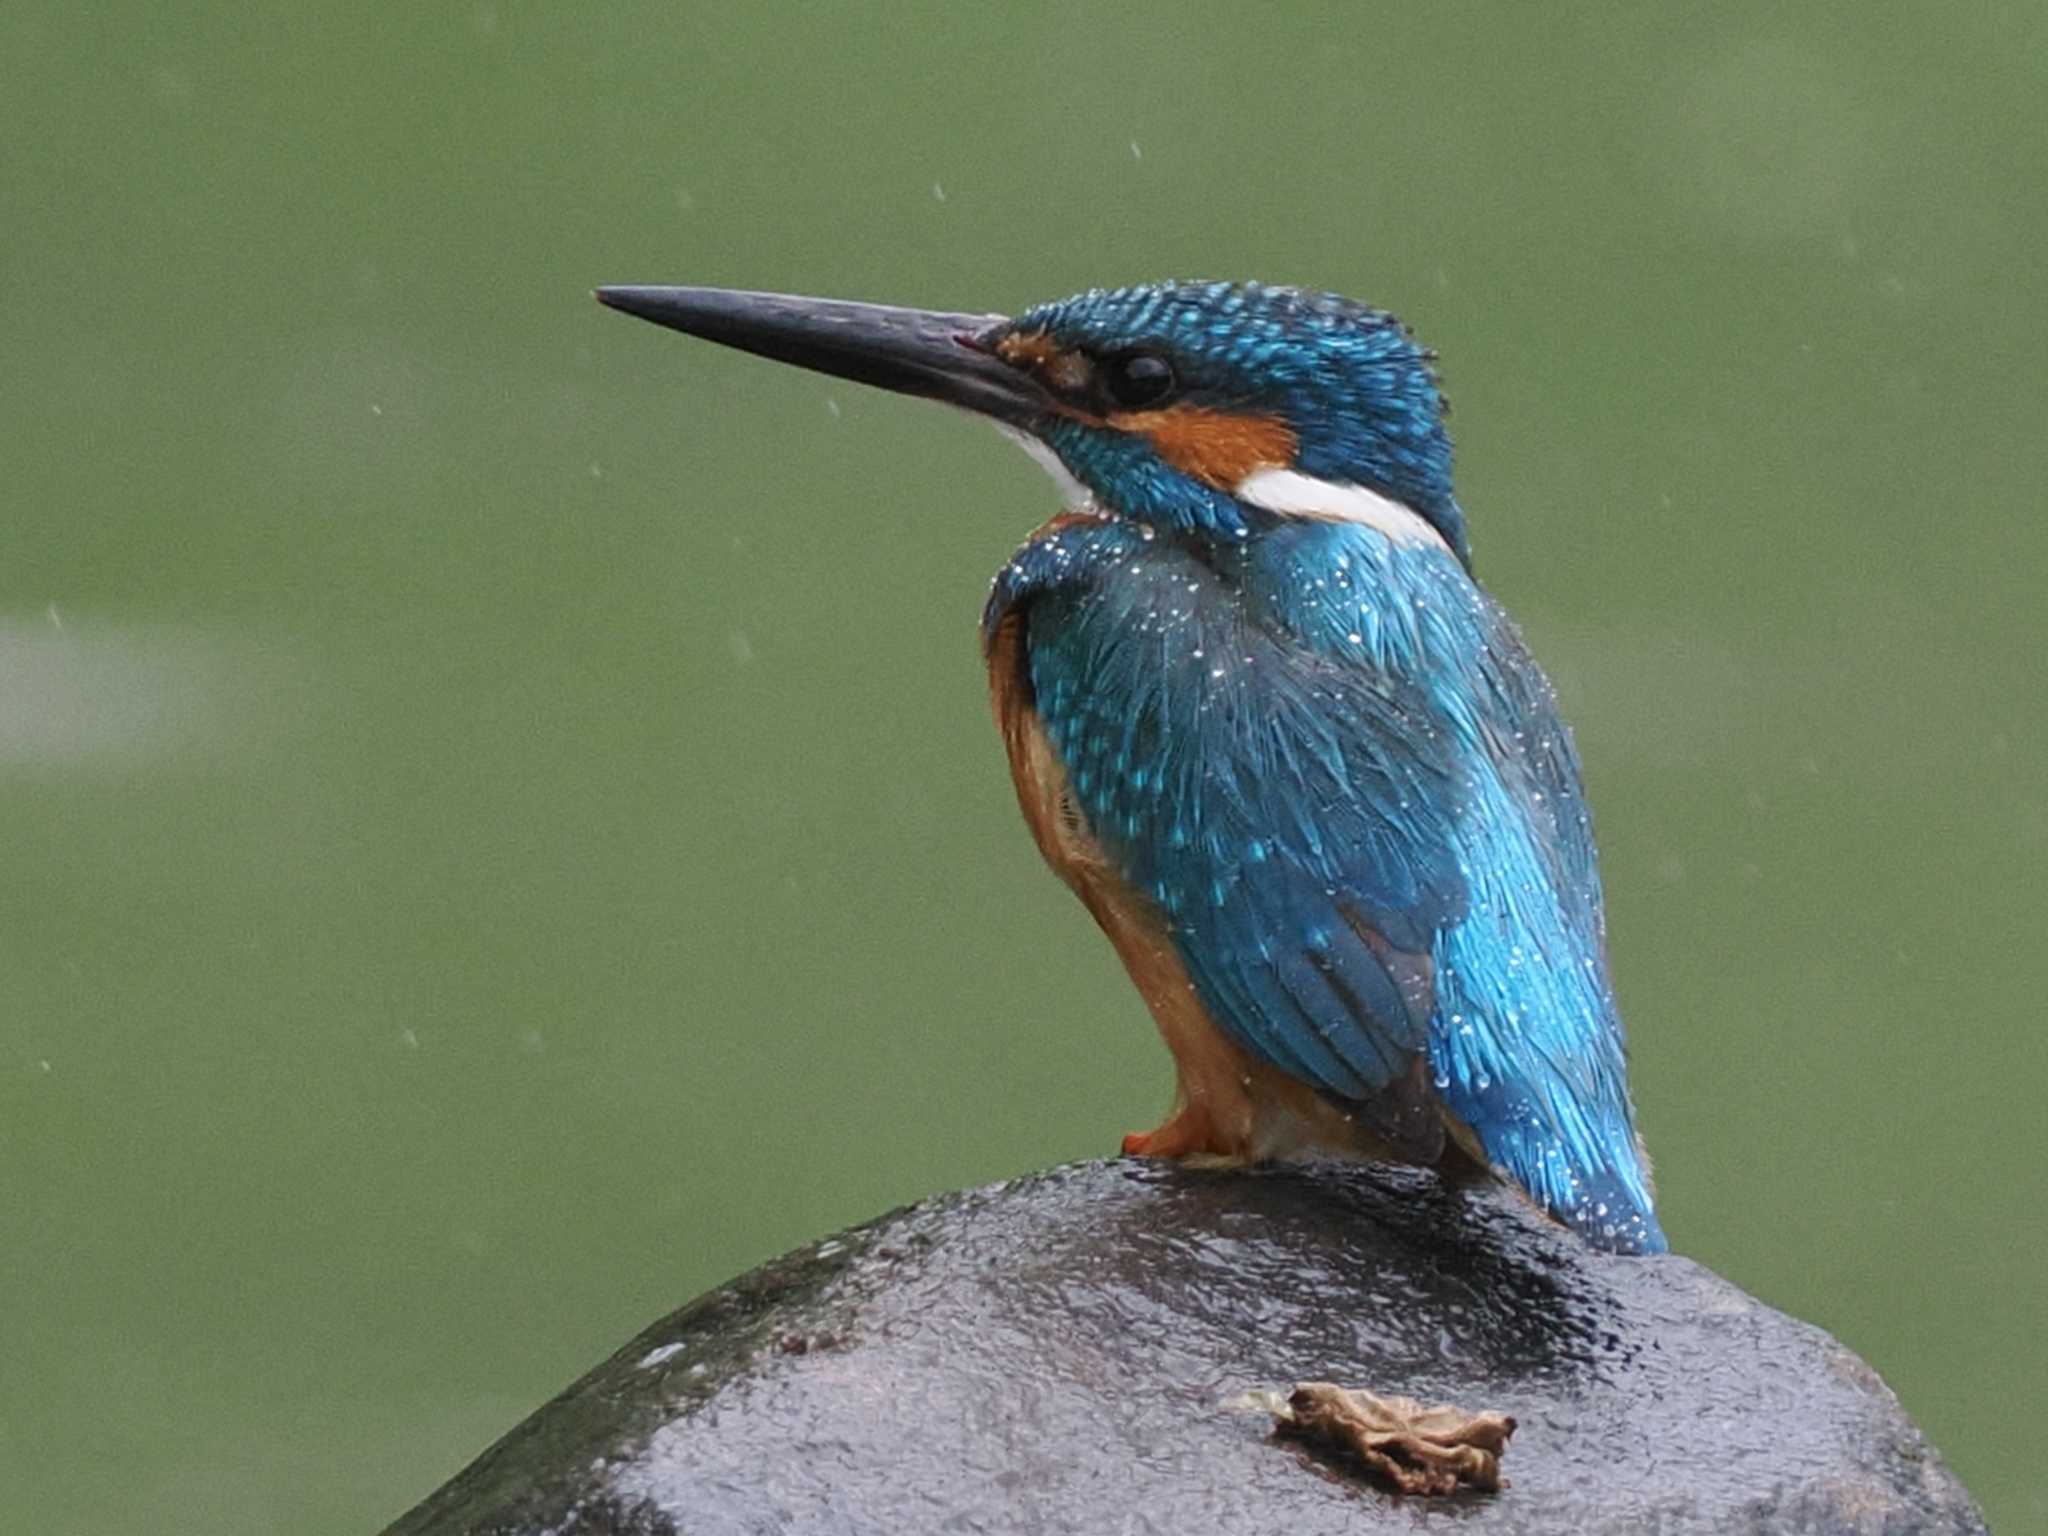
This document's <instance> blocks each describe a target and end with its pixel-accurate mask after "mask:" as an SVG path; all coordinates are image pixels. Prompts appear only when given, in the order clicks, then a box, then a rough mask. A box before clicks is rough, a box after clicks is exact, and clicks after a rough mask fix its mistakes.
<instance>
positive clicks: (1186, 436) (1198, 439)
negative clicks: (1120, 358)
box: [1109, 405, 1296, 490]
mask: <svg viewBox="0 0 2048 1536" xmlns="http://www.w3.org/2000/svg"><path fill="white" fill-rule="evenodd" d="M1109 424H1110V425H1111V426H1112V427H1116V428H1118V429H1120V430H1122V431H1125V432H1142V433H1143V434H1144V435H1145V436H1147V437H1149V438H1151V439H1152V446H1153V447H1154V448H1155V449H1157V450H1158V452H1159V457H1161V458H1162V459H1164V460H1166V462H1167V463H1169V464H1171V465H1172V466H1173V467H1174V468H1175V469H1177V470H1179V471H1181V472H1182V473H1183V474H1187V475H1192V476H1194V477H1195V478H1196V479H1197V480H1200V481H1203V482H1205V483H1206V484H1209V485H1213V486H1215V487H1216V488H1217V489H1218V490H1230V489H1232V488H1233V487H1235V486H1236V485H1237V483H1238V482H1239V481H1240V480H1242V479H1244V477H1245V476H1246V475H1249V474H1251V473H1252V472H1253V471H1255V470H1260V469H1274V468H1281V469H1284V468H1286V467H1287V466H1289V465H1291V464H1292V463H1293V462H1294V448H1295V442H1296V439H1295V436H1294V433H1293V432H1292V431H1291V430H1290V429H1289V428H1288V426H1287V423H1286V422H1284V421H1282V420H1281V419H1280V418H1279V417H1277V416H1240V415H1235V414H1233V413H1231V412H1229V411H1212V410H1208V409H1206V408H1204V407H1202V406H1198V405H1170V406H1168V407H1167V408H1166V409H1165V410H1163V411H1120V412H1118V413H1117V414H1115V415H1113V416H1111V417H1110V418H1109Z"/></svg>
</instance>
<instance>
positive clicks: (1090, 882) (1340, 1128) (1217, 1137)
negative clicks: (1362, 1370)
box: [988, 519, 1372, 1161]
mask: <svg viewBox="0 0 2048 1536" xmlns="http://www.w3.org/2000/svg"><path fill="white" fill-rule="evenodd" d="M1060 521H1061V519H1055V520H1054V522H1053V523H1052V524H1048V525H1047V528H1045V529H1041V530H1040V534H1039V535H1038V536H1040V537H1042V536H1043V535H1044V534H1045V533H1047V532H1049V531H1051V529H1052V528H1053V527H1056V526H1057V525H1058V524H1059V522H1060ZM1027 622H1028V619H1027V617H1026V615H1024V614H1021V613H1013V614H1011V615H1010V616H1009V617H1007V618H1005V619H1004V620H1003V621H1002V623H1001V624H1000V625H999V626H998V627H997V629H996V632H995V635H994V637H993V639H992V640H991V641H990V643H989V649H988V667H989V692H990V696H991V698H992V700H993V702H994V705H995V713H996V723H997V725H998V727H999V728H1000V729H1001V731H1002V735H1003V746H1004V748H1005V749H1006V750H1007V752H1008V753H1009V759H1010V773H1011V776H1012V778H1014V779H1015V781H1016V786H1017V803H1018V805H1019V806H1020V807H1021V808H1022V810H1023V812H1024V820H1025V822H1026V823H1027V824H1028V825H1029V826H1030V828H1031V835H1032V837H1033V838H1034V839H1035V840H1036V841H1037V843H1038V851H1039V852H1040V853H1041V854H1043V855H1044V856H1045V861H1046V863H1048V864H1050V865H1051V866H1052V868H1053V870H1054V872H1055V873H1057V874H1058V875H1059V877H1060V878H1061V879H1062V880H1064V881H1066V883H1067V884H1068V886H1070V887H1071V888H1072V889H1073V891H1074V894H1075V895H1077V896H1079V897H1080V898H1081V901H1082V903H1083V905H1085V906H1086V907H1087V908H1088V911H1089V912H1090V913H1091V914H1092V915H1093V916H1094V918H1095V921H1096V923H1097V924H1098V925H1099V926H1100V927H1101V929H1102V931H1103V933H1104V934H1105V935H1107V936H1108V938H1109V942H1110V943H1111V944H1112V945H1113V946H1114V947H1115V949H1116V952H1117V958H1118V959H1120V960H1122V961H1123V963H1124V969H1125V970H1127V971H1128V972H1129V973H1130V977H1131V980H1132V982H1134V983H1135V984H1136V986H1137V988H1138V992H1139V994H1140V995H1141V996H1142V997H1143V998H1144V999H1145V1005H1146V1007H1147V1008H1149V1009H1150V1010H1151V1012H1152V1018H1153V1021H1154V1022H1155V1023H1156V1024H1157V1025H1158V1026H1159V1033H1160V1035H1161V1036H1162V1037H1163V1038H1164V1039H1165V1041H1166V1046H1167V1049H1168V1050H1170V1051H1171V1052H1172V1053H1173V1061H1174V1067H1175V1069H1176V1071H1177V1073H1178V1077H1179V1083H1178V1088H1177V1091H1176V1093H1175V1096H1174V1113H1173V1114H1172V1116H1171V1117H1169V1118H1168V1119H1167V1120H1166V1122H1165V1123H1164V1124H1162V1125H1160V1126H1159V1127H1158V1128H1157V1129H1156V1130H1152V1131H1148V1132H1133V1133H1131V1134H1130V1135H1128V1136H1126V1137H1125V1138H1124V1143H1123V1146H1124V1151H1125V1152H1127V1153H1132V1154H1135V1155H1138V1156H1145V1157H1187V1156H1193V1155H1197V1154H1205V1155H1208V1156H1212V1157H1222V1158H1228V1159H1231V1160H1235V1161H1256V1160H1259V1159H1263V1158H1268V1157H1276V1156H1285V1155H1287V1154H1289V1153H1295V1152H1305V1151H1311V1150H1324V1151H1330V1152H1347V1153H1350V1154H1352V1155H1358V1154H1360V1153H1362V1152H1366V1151H1369V1150H1371V1149H1372V1143H1371V1141H1370V1139H1369V1138H1367V1137H1366V1136H1365V1135H1364V1133H1363V1132H1362V1131H1361V1129H1360V1128H1359V1127H1358V1126H1357V1125H1355V1124H1354V1123H1353V1121H1352V1117H1351V1116H1350V1115H1347V1114H1345V1113H1344V1112H1343V1111H1342V1110H1340V1109H1339V1108H1338V1107H1337V1106H1336V1105H1334V1104H1331V1103H1330V1102H1329V1101H1328V1100H1326V1099H1324V1098H1323V1097H1322V1096H1321V1095H1319V1094H1318V1093H1316V1091H1315V1090H1314V1089H1313V1088H1311V1087H1310V1086H1309V1085H1308V1084H1306V1083H1303V1082H1299V1081H1296V1080H1295V1079H1293V1078H1290V1077H1288V1076H1287V1075H1286V1074H1284V1073H1282V1072H1280V1071H1279V1070H1277V1069H1276V1068H1274V1067H1271V1066H1268V1065H1267V1064H1266V1063H1264V1062H1261V1061H1258V1060H1256V1059H1255V1058H1253V1057H1252V1056H1250V1055H1249V1054H1247V1053H1246V1052H1245V1051H1244V1050H1243V1049H1242V1048H1241V1047H1239V1046H1238V1045H1237V1044H1236V1043H1235V1042H1234V1041H1232V1040H1231V1039H1230V1038H1229V1036H1227V1035H1225V1034H1224V1033H1223V1031H1222V1030H1220V1029H1219V1028H1217V1026H1216V1023H1215V1021H1214V1020H1213V1019H1211V1018H1210V1017H1209V1012H1208V1010H1207V1009H1206V1008H1205V1007H1203V1005H1202V1001H1201V999H1200V998H1199V997H1198V996H1197V995H1196V993H1195V989H1194V985H1193V983H1192V982H1190V981H1189V980H1188V973H1187V968H1186V966H1185V965H1183V964H1182V963H1181V958H1180V954H1179V952H1178V951H1177V950H1176V949H1175V948H1174V944H1173V940H1172V937H1171V935H1170V934H1169V933H1168V932H1167V928H1166V923H1165V921H1164V919H1163V918H1162V917H1161V916H1160V913H1159V911H1158V909H1157V908H1156V907H1154V906H1153V904H1152V903H1151V902H1150V901H1149V900H1147V899H1146V898H1145V897H1143V896H1142V895H1140V894H1139V893H1138V892H1136V891H1134V890H1132V889H1131V887H1130V886H1129V885H1128V884H1126V883H1125V881H1124V880H1123V878H1122V877H1121V876H1120V875H1119V874H1118V873H1117V872H1116V870H1115V868H1114V867H1113V865H1112V864H1111V862H1110V860H1109V857H1108V855H1107V854H1105V853H1104V851H1103V849H1102V846H1101V844H1100V843H1098V842H1097V841H1096V840H1095V837H1094V834H1093V833H1092V832H1091V831H1090V830H1089V828H1088V823H1087V818H1086V816H1085V814H1084V813H1083V811H1082V810H1081V807H1080V805H1079V804H1078V803H1077V802H1076V801H1075V799H1074V797H1073V795H1072V793H1071V791H1070V790H1069V789H1068V787H1067V774H1066V769H1065V767H1064V765H1062V764H1061V762H1060V759H1059V755H1058V753H1057V752H1056V751H1055V750H1054V749H1053V745H1052V743H1051V742H1050V741H1049V740H1048V739H1047V738H1046V734H1045V728H1044V726H1043V725H1042V724H1041V723H1040V722H1039V719H1038V712H1037V710H1036V709H1035V708H1034V707H1033V704H1032V698H1031V683H1030V679H1029V678H1028V677H1027V676H1026V675H1025V672H1024V626H1025V624H1026V623H1027Z"/></svg>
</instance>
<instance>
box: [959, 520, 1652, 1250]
mask: <svg viewBox="0 0 2048 1536" xmlns="http://www.w3.org/2000/svg"><path fill="white" fill-rule="evenodd" d="M1090 538H1091V539H1092V541H1093V547H1091V548H1090V549H1089V550H1088V551H1087V552H1086V554H1087V557H1086V558H1080V559H1077V558H1074V556H1075V554H1076V552H1075V551H1071V550H1070V551H1067V552H1066V554H1065V555H1064V556H1063V557H1062V558H1061V559H1059V560H1058V561H1057V562H1055V564H1056V565H1057V571H1056V573H1055V572H1054V571H1053V570H1052V568H1051V567H1050V566H1048V568H1047V570H1046V571H1045V572H1044V575H1046V576H1047V577H1052V576H1054V575H1055V574H1056V576H1057V579H1047V580H1044V581H1043V582H1042V583H1037V582H1034V583H1032V585H1033V586H1034V587H1035V588H1036V590H1034V591H1033V592H1032V593H1031V608H1030V623H1029V627H1028V635H1027V658H1028V667H1029V673H1030V681H1031V687H1032V691H1033V695H1034V699H1035V703H1036V708H1037V711H1038V715H1039V718H1040V719H1041V721H1042V722H1043V723H1044V726H1045V730H1046V734H1047V736H1048V738H1049V739H1050V741H1051V743H1052V745H1053V747H1054V748H1055V750H1056V751H1057V752H1058V753H1059V755H1060V757H1061V758H1062V760H1063V762H1064V764H1065V766H1066V769H1067V773H1068V782H1069V786H1070V788H1071V790H1072V792H1073V794H1074V796H1075V797H1076V799H1077V800H1078V802H1079V804H1080V806H1081V808H1082V809H1083V811H1084V812H1085V814H1086V816H1087V818H1088V821H1089V825H1090V828H1091V830H1092V832H1093V834H1094V836H1095V838H1096V839H1097V840H1098V841H1099V842H1100V843H1101V844H1102V846H1103V847H1104V849H1105V850H1106V852H1107V853H1108V854H1109V856H1110V857H1111V858H1112V859H1113V860H1114V861H1115V862H1116V864H1117V866H1118V870H1119V873H1120V874H1121V875H1122V876H1123V877H1124V879H1125V880H1127V881H1128V882H1129V883H1130V884H1131V885H1132V886H1133V887H1134V888H1136V889H1137V890H1139V891H1141V892H1143V893H1145V894H1146V895H1148V896H1149V897H1150V898H1151V899H1152V900H1153V901H1154V902H1155V903H1156V904H1157V905H1158V907H1159V908H1160V910H1161V911H1162V913H1163V914H1164V915H1165V917H1166V919H1167V922H1168V924H1169V926H1170V929H1171V932H1172V934H1173V938H1174V941H1175V944H1176V946H1177V947H1178V949H1179V951H1180V954H1181V957H1182V959H1183V961H1184V962H1185V964H1186V966H1187V969H1188V974H1189V977H1190V979H1191V981H1192V982H1193V983H1194V985H1195V987H1196V989H1197V991H1198V992H1199V993H1200V994H1201V996H1202V999H1203V1002H1204V1004H1205V1005H1206V1006H1207V1007H1208V1008H1209V1010H1210V1012H1211V1014H1212V1016H1213V1017H1214V1018H1215V1020H1216V1022H1217V1023H1218V1025H1219V1026H1220V1027H1222V1028H1223V1029H1224V1030H1225V1031H1226V1032H1227V1033H1229V1034H1230V1035H1231V1036H1232V1037H1233V1038H1234V1039H1235V1040H1237V1042H1238V1043H1239V1044H1240V1045H1242V1046H1243V1047H1244V1048H1246V1049H1247V1050H1249V1051H1251V1052H1252V1053H1253V1054H1254V1055H1256V1056H1257V1057H1259V1058H1261V1059H1263V1060H1265V1061H1267V1062H1270V1063H1272V1064H1273V1065H1275V1066H1277V1067H1279V1068H1280V1069H1282V1070H1283V1071H1285V1072H1287V1073H1288V1074H1289V1075H1291V1076H1294V1077H1296V1078H1298V1079H1300V1080H1302V1081H1304V1082H1307V1083H1309V1084H1312V1085H1313V1086H1315V1087H1316V1088H1317V1089H1319V1090H1320V1091H1322V1092H1323V1093H1324V1094H1326V1095H1328V1096H1329V1097H1331V1098H1333V1099H1337V1100H1340V1101H1343V1102H1344V1103H1345V1104H1347V1105H1351V1106H1356V1107H1357V1109H1358V1110H1359V1112H1360V1114H1361V1117H1362V1118H1363V1119H1364V1120H1365V1121H1366V1123H1367V1124H1368V1125H1369V1126H1370V1127H1371V1128H1372V1129H1373V1130H1375V1131H1376V1132H1378V1134H1379V1135H1380V1136H1381V1137H1382V1138H1383V1139H1384V1140H1386V1141H1387V1142H1389V1143H1390V1144H1391V1145H1392V1146H1393V1147H1394V1148H1395V1150H1397V1151H1399V1152H1401V1153H1402V1154H1403V1155H1406V1156H1410V1157H1413V1158H1415V1159H1416V1160H1418V1161H1433V1160H1434V1158H1435V1156H1436V1155H1437V1153H1439V1152H1440V1151H1441V1149H1442V1145H1443V1137H1444V1124H1443V1118H1442V1116H1441V1114H1440V1113H1439V1105H1442V1106H1444V1107H1447V1108H1449V1109H1450V1110H1451V1111H1452V1113H1453V1114H1454V1115H1456V1116H1457V1118H1458V1119H1459V1121H1460V1122H1462V1123H1463V1124H1465V1125H1468V1126H1470V1127H1471V1129H1472V1130H1473V1132H1474V1133H1475V1134H1476V1135H1477V1136H1478V1137H1479V1138H1480V1140H1481V1141H1482V1142H1483V1144H1484V1146H1485V1150H1486V1153H1487V1155H1488V1158H1489V1160H1490V1161H1492V1162H1494V1163H1496V1164H1499V1165H1500V1166H1502V1167H1504V1168H1505V1169H1506V1170H1507V1171H1508V1172H1509V1173H1510V1174H1512V1175H1513V1176H1514V1177H1515V1178H1516V1179H1517V1180H1518V1181H1519V1182H1521V1183H1522V1184H1523V1185H1524V1187H1526V1188H1528V1189H1529V1190H1530V1192H1531V1193H1532V1194H1533V1195H1535V1196H1536V1197H1537V1198H1538V1199H1539V1200H1540V1201H1542V1202H1543V1203H1544V1204H1546V1205H1547V1206H1549V1207H1550V1208H1551V1209H1552V1210H1553V1211H1554V1212H1556V1213H1557V1214H1558V1215H1560V1216H1561V1217H1563V1218H1564V1219H1566V1220H1568V1221H1571V1222H1572V1223H1573V1224H1574V1225H1575V1226H1578V1227H1580V1229H1581V1230H1582V1231H1585V1232H1587V1235H1589V1236H1591V1237H1593V1238H1594V1239H1595V1240H1603V1239H1605V1240H1606V1241H1607V1242H1608V1245H1609V1246H1625V1247H1658V1246H1661V1244H1662V1238H1661V1234H1658V1233H1657V1232H1656V1229H1655V1222H1654V1217H1652V1216H1650V1215H1649V1209H1650V1205H1649V1195H1648V1191H1647V1185H1646V1180H1645V1178H1644V1176H1643V1173H1642V1170H1641V1167H1640V1164H1639V1161H1638V1157H1637V1152H1636V1147H1635V1141H1634V1130H1633V1125H1632V1122H1631V1117H1630V1112H1629V1109H1628V1104H1627V1095H1626V1089H1625V1086H1624V1084H1623V1081H1622V1061H1621V1047H1620V1026H1619V1022H1618V1019H1617V1018H1616V1017H1615V1015H1614V1011H1613V1006H1612V999H1611V996H1610V995H1609V993H1608V989H1607V982H1606V972H1605V957H1604V953H1603V937H1602V929H1601V915H1600V894H1599V884H1598V876H1597V873H1596V872H1595V865H1594V856H1593V848H1592V841H1591V833H1590V829H1589V825H1588V822H1587V819H1586V817H1585V815H1584V810H1583V801H1582V798H1581V795H1580V792H1579V786H1578V774H1577V765H1576V762H1575V760H1574V758H1573V757H1572V753H1571V747H1570V741H1569V737H1568V735H1567V734H1566V732H1565V730H1564V728H1563V726H1562V723H1561V722H1560V721H1559V720H1558V718H1557V715H1556V709H1555V703H1554V700H1553V698H1552V696H1551V693H1550V690H1549V685H1548V683H1547V682H1545V681H1544V679H1543V677H1542V675H1541V673H1540V672H1538V671H1536V670H1535V668H1534V666H1533V664H1532V663H1530V662H1529V661H1528V659H1527V657H1526V656H1525V655H1524V654H1523V652H1522V651H1521V648H1520V642H1519V640H1518V638H1517V637H1516V636H1515V633H1514V631H1513V628H1512V626H1511V625H1509V624H1508V623H1507V621H1506V620H1505V619H1504V618H1503V617H1502V616H1501V615H1500V613H1499V611H1498V610H1497V609H1496V608H1495V607H1494V606H1493V604H1492V603H1491V602H1490V601H1489V600H1488V599H1486V597H1485V596H1484V594H1483V593H1482V592H1480V591H1479V589H1478V588H1476V587H1474V586H1473V585H1472V584H1471V583H1470V581H1469V580H1468V579H1467V578H1466V577H1465V576H1464V574H1463V572H1462V570H1461V569H1459V568H1458V567H1457V566H1456V565H1455V562H1452V561H1451V560H1450V559H1449V557H1448V556H1441V555H1437V554H1421V553H1412V552H1411V553H1407V554H1404V553H1402V552H1400V551H1395V550H1390V549H1389V547H1388V546H1387V545H1386V543H1385V541H1384V540H1381V539H1379V538H1378V536H1377V535H1374V534H1371V533H1369V532H1367V531H1364V530H1359V529H1352V528H1343V527H1331V526H1328V525H1304V526H1302V527H1299V528H1287V529H1280V530H1275V531H1271V532H1266V533H1265V534H1263V536H1262V537H1261V538H1260V539H1259V540H1257V541H1255V542H1254V543H1253V544H1251V545H1250V546H1248V547H1247V546H1236V547H1233V546H1230V545H1227V544H1226V545H1224V546H1223V547H1221V548H1209V549H1202V550H1190V549H1186V548H1183V547H1180V546H1178V545H1177V544H1174V543H1168V542H1165V541H1161V542H1160V543H1159V544H1157V545H1154V544H1150V543H1141V542H1139V541H1138V540H1137V539H1136V538H1135V536H1131V535H1128V534H1127V533H1126V532H1124V531H1121V530H1117V529H1115V528H1114V527H1110V528H1105V529H1104V530H1103V531H1101V532H1100V533H1097V534H1094V535H1091V536H1090ZM1018 595H1021V594H1008V595H1007V596H1008V597H1009V599H1010V600H1014V598H1015V597H1016V596H1018ZM1005 597H1006V594H1004V593H1002V592H1001V591H1000V590H999V593H998V599H999V601H1000V600H1004V599H1005ZM1596 1208H1597V1210H1598V1211H1599V1213H1600V1217H1599V1219H1598V1220H1597V1221H1596V1219H1595V1216H1594V1214H1593V1213H1594V1212H1595V1210H1596ZM1610 1208H1611V1209H1612V1211H1613V1213H1614V1219H1613V1220H1610V1219H1609V1212H1610ZM1617 1221H1633V1222H1634V1226H1633V1227H1632V1228H1630V1230H1628V1231H1625V1232H1622V1233H1621V1234H1620V1235H1618V1236H1617V1235H1616V1233H1615V1232H1614V1231H1613V1230H1612V1228H1613V1227H1614V1226H1615V1224H1616V1222H1617ZM1603 1223H1604V1224H1605V1225H1606V1226H1607V1227H1608V1228H1609V1229H1610V1230H1608V1231H1606V1232H1604V1233H1603V1232H1602V1230H1601V1226H1602V1224H1603Z"/></svg>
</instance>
